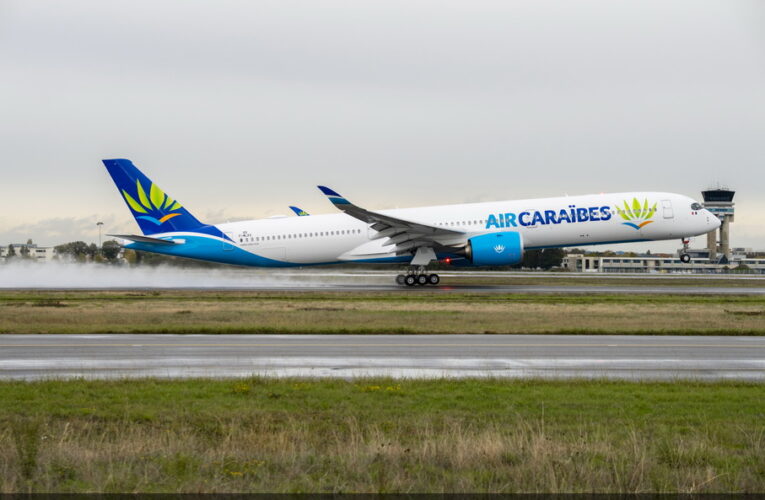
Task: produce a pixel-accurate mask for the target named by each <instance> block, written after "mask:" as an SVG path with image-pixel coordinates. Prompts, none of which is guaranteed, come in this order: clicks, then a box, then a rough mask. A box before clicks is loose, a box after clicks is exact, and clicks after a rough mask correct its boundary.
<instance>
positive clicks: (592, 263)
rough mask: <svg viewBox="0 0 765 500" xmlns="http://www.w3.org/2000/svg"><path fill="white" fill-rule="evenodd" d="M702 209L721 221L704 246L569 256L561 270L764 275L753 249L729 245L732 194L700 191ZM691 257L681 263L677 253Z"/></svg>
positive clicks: (763, 266) (761, 259)
mask: <svg viewBox="0 0 765 500" xmlns="http://www.w3.org/2000/svg"><path fill="white" fill-rule="evenodd" d="M701 194H702V196H703V197H704V208H706V209H707V210H709V211H710V212H712V213H713V214H715V215H716V216H717V218H719V219H720V222H721V224H720V228H719V229H718V230H715V231H711V232H710V233H708V234H707V240H706V247H705V248H698V249H693V248H691V249H687V250H683V249H678V251H677V252H676V253H675V254H674V255H663V254H659V255H648V254H647V255H639V256H627V255H617V254H615V253H613V252H607V255H603V254H592V255H587V254H581V253H572V254H568V255H567V256H565V257H564V258H563V263H562V264H561V265H562V267H563V268H564V269H567V270H569V271H574V272H593V273H597V272H601V273H683V274H722V273H729V272H732V271H733V272H747V273H755V274H765V256H762V257H756V256H755V254H754V253H753V252H752V249H747V248H734V247H732V246H731V238H730V234H731V231H730V225H731V223H732V222H733V220H734V206H733V196H734V195H735V194H736V192H735V191H733V190H730V189H728V188H725V187H719V186H718V187H716V188H710V189H707V190H706V191H702V193H701ZM683 251H685V253H687V254H689V255H690V256H691V262H689V263H687V264H686V263H683V262H681V260H680V253H681V252H683Z"/></svg>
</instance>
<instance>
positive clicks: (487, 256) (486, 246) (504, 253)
mask: <svg viewBox="0 0 765 500" xmlns="http://www.w3.org/2000/svg"><path fill="white" fill-rule="evenodd" d="M465 257H467V259H468V260H469V261H470V262H471V263H472V264H473V265H474V266H510V265H513V264H517V263H519V262H520V261H521V259H522V258H523V239H522V238H521V233H518V232H516V231H504V232H501V233H490V234H482V235H481V236H474V237H472V238H470V239H468V243H467V246H466V247H465Z"/></svg>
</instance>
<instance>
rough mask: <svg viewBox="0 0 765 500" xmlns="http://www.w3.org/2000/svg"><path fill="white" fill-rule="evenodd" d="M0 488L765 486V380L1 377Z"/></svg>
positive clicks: (593, 489) (579, 489)
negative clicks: (25, 379)
mask: <svg viewBox="0 0 765 500" xmlns="http://www.w3.org/2000/svg"><path fill="white" fill-rule="evenodd" d="M0 401H2V402H3V404H2V405H0V492H42V491H46V492H50V491H55V492H409V493H412V492H762V491H765V427H764V426H763V421H765V385H762V384H749V383H693V382H682V383H679V382H678V383H629V382H610V381H596V382H583V381H539V380H518V381H508V380H483V381H482V380H427V381H414V380H391V379H365V380H364V379H362V380H355V381H343V380H304V379H282V380H275V379H261V378H250V379H242V380H184V381H160V380H153V379H145V380H130V381H127V380H126V381H82V380H79V381H45V382H34V383H26V382H4V383H0Z"/></svg>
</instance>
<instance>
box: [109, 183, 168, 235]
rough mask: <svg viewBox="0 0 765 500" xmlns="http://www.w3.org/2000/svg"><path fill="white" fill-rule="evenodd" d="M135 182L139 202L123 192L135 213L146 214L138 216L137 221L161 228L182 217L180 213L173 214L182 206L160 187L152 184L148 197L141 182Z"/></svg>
mask: <svg viewBox="0 0 765 500" xmlns="http://www.w3.org/2000/svg"><path fill="white" fill-rule="evenodd" d="M135 182H136V198H138V201H136V199H135V198H133V197H132V196H130V194H129V193H128V192H127V191H125V190H124V189H123V190H122V196H124V197H125V201H126V202H127V204H128V205H129V206H130V208H131V209H133V211H134V212H136V213H137V214H145V215H137V214H136V216H135V217H136V219H143V220H146V221H149V222H152V223H154V224H156V225H158V226H161V225H162V224H164V223H165V222H167V221H168V220H170V219H172V218H173V217H177V216H179V215H181V214H180V213H178V212H173V210H178V209H179V208H181V204H180V203H178V202H177V201H175V200H173V199H172V198H170V197H169V196H167V195H166V194H165V193H164V192H163V191H162V190H161V189H160V188H159V186H157V185H156V184H154V183H152V184H151V187H150V188H149V194H148V195H147V194H146V190H145V189H144V188H143V186H142V185H141V181H140V180H138V179H136V181H135ZM168 212H169V213H168Z"/></svg>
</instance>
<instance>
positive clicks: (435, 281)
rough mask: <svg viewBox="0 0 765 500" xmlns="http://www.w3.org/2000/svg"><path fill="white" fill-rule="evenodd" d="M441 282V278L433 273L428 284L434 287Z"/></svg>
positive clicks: (429, 276)
mask: <svg viewBox="0 0 765 500" xmlns="http://www.w3.org/2000/svg"><path fill="white" fill-rule="evenodd" d="M440 282H441V278H440V277H439V276H438V275H437V274H435V273H433V274H429V275H428V283H429V284H431V285H433V286H436V285H437V284H439V283H440Z"/></svg>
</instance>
